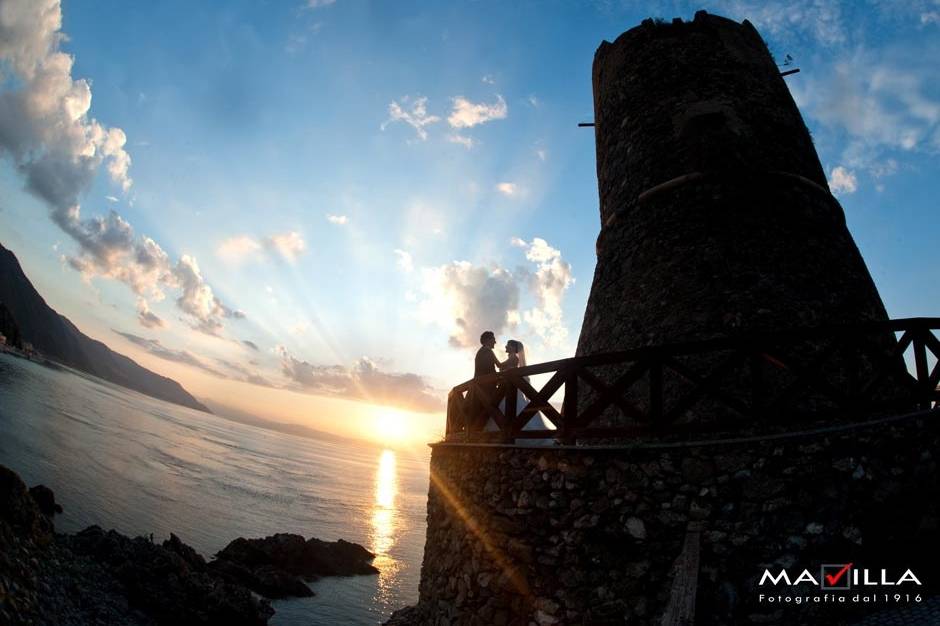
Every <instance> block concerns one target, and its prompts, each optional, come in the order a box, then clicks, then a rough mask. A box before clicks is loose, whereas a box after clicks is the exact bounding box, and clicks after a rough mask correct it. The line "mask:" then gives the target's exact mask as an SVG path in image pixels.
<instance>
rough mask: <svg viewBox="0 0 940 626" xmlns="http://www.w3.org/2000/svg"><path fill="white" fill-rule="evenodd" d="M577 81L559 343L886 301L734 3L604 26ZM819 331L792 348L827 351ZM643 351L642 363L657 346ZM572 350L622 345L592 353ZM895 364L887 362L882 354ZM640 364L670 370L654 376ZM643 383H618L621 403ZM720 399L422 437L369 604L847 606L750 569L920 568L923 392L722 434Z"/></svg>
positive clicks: (443, 611) (643, 342)
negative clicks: (574, 215) (634, 413)
mask: <svg viewBox="0 0 940 626" xmlns="http://www.w3.org/2000/svg"><path fill="white" fill-rule="evenodd" d="M594 97H595V123H596V133H597V169H598V179H599V187H600V199H601V202H600V204H601V220H602V230H601V234H600V237H599V239H598V263H597V270H596V274H595V277H594V283H593V285H592V289H591V295H590V300H589V303H588V308H587V312H586V314H585V320H584V326H583V328H582V331H581V338H580V343H579V347H578V352H579V354H582V355H583V354H592V353H606V352H611V351H619V350H624V349H629V348H636V347H642V346H655V345H660V344H668V343H674V342H679V341H683V340H694V339H704V338H710V337H728V336H735V335H736V334H737V337H739V338H740V337H741V336H746V335H747V333H749V332H750V331H754V332H758V331H765V330H766V331H776V330H780V329H788V328H802V327H805V326H813V325H825V324H843V323H851V322H856V321H865V320H882V319H885V317H886V316H885V311H884V307H883V306H882V303H881V301H880V299H879V296H878V293H877V291H876V290H875V287H874V285H873V284H872V281H871V277H870V276H869V275H868V272H867V270H866V269H865V265H864V263H863V262H862V259H861V257H860V255H859V253H858V250H857V249H856V247H855V244H854V243H853V241H852V238H851V236H850V235H849V233H848V231H847V230H846V227H845V220H844V216H843V212H842V208H841V207H840V206H839V204H838V202H837V201H836V200H835V199H834V198H833V197H832V195H831V194H830V193H829V191H828V188H827V186H826V179H825V176H824V174H823V171H822V168H821V167H820V164H819V160H818V158H817V156H816V152H815V150H814V149H813V146H812V142H811V141H810V137H809V134H808V133H807V131H806V128H805V126H804V125H803V122H802V119H801V118H800V114H799V112H798V111H797V109H796V106H795V105H794V102H793V100H792V99H791V97H790V94H789V92H788V90H787V87H786V85H785V84H784V82H783V79H782V78H781V77H780V75H779V69H778V68H777V67H776V65H775V64H774V62H773V59H772V58H771V56H770V54H769V53H768V51H767V48H766V47H765V45H764V43H763V41H762V40H761V38H760V36H759V35H758V34H757V32H756V31H755V30H754V28H753V27H752V26H751V25H750V24H749V23H747V22H744V23H743V24H738V23H735V22H732V21H730V20H727V19H724V18H720V17H715V16H710V15H707V14H705V13H702V12H700V13H698V14H696V16H695V19H694V21H692V22H689V23H682V22H681V21H676V22H673V23H671V24H660V23H654V22H652V21H647V22H644V23H643V24H642V25H641V26H639V27H637V28H634V29H632V30H630V31H628V32H626V33H624V34H623V35H622V36H621V37H619V38H618V39H617V41H616V42H615V43H613V44H610V43H606V42H605V43H603V44H601V46H600V48H599V49H598V51H597V54H596V56H595V60H594ZM830 331H831V329H826V332H830ZM794 334H795V335H797V334H798V333H794ZM799 336H801V337H803V336H804V335H799ZM817 337H818V335H811V336H810V338H809V340H808V345H801V346H800V348H799V349H800V350H802V351H803V352H805V353H807V354H804V355H803V356H807V355H808V356H811V357H812V356H814V355H816V354H817V351H819V352H821V353H823V354H827V351H826V350H825V349H820V348H819V346H820V345H821V344H822V340H818V339H817ZM716 343H718V344H720V343H721V342H713V343H712V345H715V344H716ZM896 343H897V342H896V341H895V339H894V336H893V334H891V333H886V335H885V336H884V337H875V338H874V339H872V340H871V343H870V345H862V346H861V347H862V348H865V349H864V350H862V351H861V354H858V353H857V351H856V353H854V354H849V353H842V352H836V353H835V354H836V355H837V356H838V358H836V359H835V361H834V362H833V361H827V364H828V366H827V368H826V369H825V370H824V371H821V372H820V373H819V378H821V379H824V381H823V382H828V383H844V382H846V381H848V382H851V379H852V375H853V372H855V373H858V372H860V370H863V369H865V368H866V367H868V366H869V365H870V363H867V362H866V358H869V357H871V356H873V357H874V358H875V359H877V358H878V357H879V356H880V357H883V356H884V355H885V353H886V352H887V353H888V354H892V353H891V352H890V350H891V349H892V348H893V347H894V345H895V344H896ZM860 344H864V341H860ZM854 348H858V345H856V346H854ZM854 348H853V349H854ZM640 352H641V353H642V354H645V355H647V357H645V358H641V359H640V361H641V362H642V361H650V360H651V359H650V358H649V356H648V355H650V354H653V353H656V352H657V349H651V350H646V351H640ZM636 354H637V353H636V352H634V353H630V355H636ZM691 354H692V355H693V356H695V358H698V359H700V360H699V361H698V362H697V363H692V365H705V366H708V365H710V364H709V363H708V362H707V361H708V359H709V358H711V356H709V355H708V354H705V353H702V352H698V353H691ZM894 354H896V353H894ZM866 355H868V356H866ZM615 356H616V355H615ZM682 356H689V355H682ZM606 357H610V355H606ZM580 362H581V363H584V362H589V363H592V364H595V365H599V366H604V367H611V368H616V367H620V366H621V365H622V361H619V360H616V359H610V360H605V355H601V356H599V357H597V358H594V359H581V360H580ZM605 363H606V364H607V365H605ZM612 363H613V364H615V365H611V364H612ZM898 366H899V372H901V373H903V362H901V360H900V357H898ZM592 367H593V365H592ZM665 369H666V368H662V370H663V371H664V370H665ZM734 373H735V374H736V371H735V372H734ZM591 374H592V376H591V377H590V378H588V379H584V380H583V381H582V382H585V383H588V384H581V385H580V386H578V385H577V384H576V386H574V387H573V388H574V389H580V391H578V392H577V393H576V394H575V395H574V396H573V397H574V398H575V399H577V401H578V402H577V404H576V403H575V402H574V401H569V400H568V397H569V396H568V395H567V394H568V393H569V390H568V387H567V386H568V384H569V383H568V382H565V386H566V389H565V392H566V398H565V400H566V406H565V407H563V410H565V411H567V410H568V409H570V408H572V405H575V408H580V407H581V406H582V404H583V403H588V404H590V402H591V395H590V394H591V393H592V392H591V391H590V389H588V387H589V386H590V387H591V388H593V389H597V388H598V387H599V385H597V384H596V383H597V380H595V379H597V378H603V377H606V378H608V380H610V378H617V377H618V372H617V371H613V372H612V371H610V370H609V369H608V370H603V369H592V370H591ZM814 374H815V372H814ZM579 376H581V373H580V372H579ZM905 376H906V374H905ZM908 378H909V377H908ZM567 380H569V381H570V380H571V379H567ZM638 380H639V379H638ZM652 380H654V379H650V381H652ZM899 380H900V379H899ZM640 382H641V383H642V382H643V381H642V380H640ZM659 382H662V383H663V387H662V388H663V389H664V390H667V391H668V389H669V385H670V381H668V380H666V377H665V373H664V374H663V375H662V379H661V381H660V380H657V385H658V383H659ZM730 382H731V383H732V384H733V385H736V384H738V383H739V382H742V381H741V379H740V378H738V377H737V376H733V377H732V379H731V381H730ZM928 382H930V381H928ZM575 383H577V380H575ZM888 386H889V387H890V386H892V385H888ZM755 387H757V386H756V385H755ZM649 388H650V389H652V388H653V384H652V382H650V384H649ZM648 390H649V389H647V391H648ZM643 391H644V390H643V389H640V390H637V389H635V388H633V387H630V389H629V393H631V394H633V396H635V397H631V400H635V401H636V402H635V406H637V407H640V408H642V406H643V402H644V394H643V393H642V392H643ZM733 391H734V390H733V389H732V390H731V392H733ZM634 392H636V393H634ZM603 395H604V396H606V395H609V394H603ZM648 395H652V394H648ZM667 395H668V394H666V393H664V394H663V396H667ZM601 397H602V398H603V396H601ZM667 399H668V398H667ZM812 401H813V402H816V400H815V399H812ZM596 406H602V403H601V404H597V405H596ZM679 406H682V405H681V403H679ZM620 408H621V409H622V407H620ZM823 408H825V407H823ZM721 409H722V407H721V406H718V405H717V404H716V405H708V404H700V405H697V406H696V408H695V412H694V413H691V412H690V413H687V414H684V415H683V419H686V420H687V421H689V422H692V421H694V423H691V424H689V425H690V426H692V427H693V428H690V429H689V430H690V431H695V430H698V429H697V428H694V427H698V426H704V427H705V428H702V429H700V430H699V432H697V433H695V434H694V436H688V437H674V436H672V435H670V434H669V433H666V432H663V431H659V432H649V431H647V433H646V434H645V435H643V436H640V437H634V438H631V439H630V440H627V441H622V440H619V439H618V438H616V437H612V438H607V437H606V436H599V437H597V438H593V439H592V438H585V439H583V440H582V439H576V440H575V442H574V445H570V444H566V445H553V446H533V445H530V444H528V443H525V442H524V440H516V442H515V443H513V444H492V443H488V442H475V441H472V440H467V441H461V440H454V441H442V442H438V443H434V444H431V449H432V452H431V462H430V485H429V488H428V516H427V540H426V543H425V551H424V560H423V563H422V567H421V584H420V588H419V600H418V603H417V605H416V606H414V607H408V608H406V609H403V610H402V611H401V612H399V613H397V614H396V615H395V616H394V617H393V619H392V620H391V621H390V622H389V624H395V625H404V624H407V625H409V626H411V625H422V626H431V625H433V626H441V625H450V626H454V625H457V626H477V625H484V624H486V625H489V624H497V625H500V624H501V625H505V626H528V625H530V624H533V623H535V624H540V625H547V624H554V625H568V624H571V625H575V624H579V625H592V626H593V625H607V624H637V625H640V626H662V625H663V624H679V623H696V624H716V625H721V626H725V625H727V626H730V625H732V624H757V623H760V624H823V623H840V624H844V623H855V622H856V621H857V620H859V619H861V617H863V616H865V615H866V612H867V611H868V610H869V609H871V608H873V607H868V606H865V605H864V604H857V605H856V604H852V603H849V604H847V605H846V604H839V603H837V602H835V601H833V602H829V603H821V602H807V603H805V604H799V603H797V602H784V601H776V602H775V603H770V602H766V601H764V596H765V595H774V596H777V594H783V595H787V596H789V595H790V591H787V590H786V589H782V588H771V587H764V586H762V583H761V582H760V581H761V580H762V578H763V576H762V573H763V572H764V571H769V572H777V571H779V570H781V569H789V571H790V572H791V576H793V577H794V578H795V577H796V576H797V574H795V573H793V572H800V571H802V570H803V569H804V568H805V569H806V571H812V572H821V571H822V570H821V568H822V567H824V566H827V565H826V564H837V563H842V564H846V563H848V566H851V567H855V568H857V569H856V570H854V571H855V572H856V573H858V568H870V569H871V570H872V571H873V572H877V571H878V570H879V569H880V570H882V571H904V570H905V569H910V570H911V571H914V572H917V575H918V576H922V577H923V578H922V580H936V579H938V578H940V565H938V564H937V562H936V559H935V557H934V555H935V554H936V553H937V551H938V549H940V547H938V546H940V479H938V474H940V469H938V468H940V465H938V462H937V458H936V451H937V449H938V448H940V419H937V416H936V413H934V414H933V415H931V416H926V415H925V414H924V413H912V414H908V415H892V416H891V417H889V418H884V417H880V416H879V417H871V416H865V415H863V411H861V410H859V411H857V412H852V411H850V412H848V413H845V412H843V413H842V414H840V415H839V416H838V418H837V419H839V420H842V421H841V422H840V423H838V424H836V423H835V420H832V421H828V418H827V421H826V422H824V423H822V424H819V423H815V422H814V423H812V424H807V423H805V422H800V421H798V420H793V421H785V422H780V423H774V424H771V423H770V420H767V421H764V420H761V419H758V420H757V421H755V422H754V423H752V424H748V423H745V424H744V425H743V427H742V428H737V430H735V433H734V436H731V437H728V436H724V432H723V431H721V428H723V423H718V422H719V419H718V418H717V417H716V416H718V415H719V411H720V410H721ZM600 410H601V409H597V411H600ZM589 413H590V412H589ZM608 413H610V414H611V415H608V414H607V413H604V414H603V415H602V416H600V417H602V418H603V419H607V420H609V421H610V422H611V423H612V425H613V426H632V424H624V423H623V421H620V422H618V420H624V421H625V420H626V419H629V418H626V417H625V416H624V415H622V414H621V413H620V412H619V411H617V412H615V411H614V410H608ZM649 413H650V414H651V413H653V411H649ZM856 413H858V414H856ZM566 417H567V413H566ZM592 417H594V416H592ZM788 417H789V416H788ZM711 418H714V421H715V422H716V424H717V425H718V426H719V428H715V429H712V428H711V427H712V426H713V425H715V424H712V423H710V422H709V420H710V419H711ZM583 425H584V424H578V425H576V426H577V427H579V428H580V427H582V426H583ZM594 425H595V424H593V423H592V424H590V426H594ZM771 426H772V427H771ZM628 430H630V429H629V428H616V429H614V430H613V432H614V433H616V432H621V433H622V432H625V431H628ZM604 432H607V433H610V432H612V431H611V430H607V429H605V431H604ZM647 435H648V436H647ZM666 436H668V437H670V438H671V440H664V437H666ZM601 437H603V438H601ZM521 441H522V442H521ZM853 564H854V566H853ZM838 567H844V565H840V566H838ZM883 568H887V569H883ZM827 571H828V570H827ZM843 571H844V572H847V571H848V570H847V569H845V570H843ZM866 571H867V570H866ZM925 584H929V583H925ZM857 586H858V585H854V586H853V587H852V589H851V590H848V591H846V592H844V593H845V594H856V593H858V591H857V590H856V587H857ZM863 587H864V586H863ZM889 589H890V590H891V591H890V593H898V592H901V593H910V594H915V593H917V592H918V591H919V590H920V589H919V587H912V586H909V587H907V588H905V589H900V588H898V587H894V586H892V587H889ZM791 591H792V592H793V593H795V594H798V595H803V594H804V593H806V594H807V595H816V594H818V595H821V594H822V593H824V592H825V593H830V592H829V591H828V590H827V589H820V588H813V589H812V590H811V589H808V588H805V587H801V588H797V589H793V590H791ZM923 591H924V592H925V595H926V591H927V587H925V588H924V590H923ZM879 593H883V590H882V591H881V592H879ZM693 617H694V619H693Z"/></svg>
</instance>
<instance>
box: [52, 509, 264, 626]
mask: <svg viewBox="0 0 940 626" xmlns="http://www.w3.org/2000/svg"><path fill="white" fill-rule="evenodd" d="M166 543H167V544H169V545H170V547H165V546H160V545H156V544H153V543H151V542H150V541H149V540H147V539H145V538H143V537H137V538H135V539H130V538H128V537H125V536H124V535H121V534H120V533H117V532H115V531H113V530H111V531H108V532H105V531H104V530H102V529H101V528H99V527H98V526H90V527H89V528H86V529H85V530H83V531H81V532H79V533H78V534H76V535H74V536H73V537H71V541H70V542H69V547H70V548H71V549H72V551H73V552H75V553H77V554H80V555H84V556H88V557H90V558H92V559H93V560H95V561H97V562H99V563H101V564H102V565H103V566H104V567H105V568H106V569H108V570H109V571H110V572H111V573H112V574H113V575H114V576H115V577H116V578H117V579H118V581H120V583H121V584H122V585H123V587H124V590H125V593H126V594H127V598H128V602H129V604H130V605H131V606H133V607H137V608H139V609H140V610H143V611H144V612H146V613H147V614H149V615H151V616H153V617H154V618H155V619H156V620H157V621H158V622H161V623H167V624H243V625H245V626H252V625H260V624H266V623H267V621H268V619H269V618H270V617H271V616H272V615H273V614H274V610H273V609H272V608H271V605H270V604H269V603H268V601H267V600H263V599H258V598H256V597H255V596H253V595H252V593H251V591H249V590H248V589H247V588H246V587H243V586H241V585H238V584H232V583H231V582H226V581H225V580H223V579H221V578H219V577H216V576H213V575H211V574H210V573H209V572H208V571H200V570H199V569H198V568H199V564H200V561H201V559H202V557H199V555H198V554H196V553H195V551H194V550H193V549H192V548H190V547H189V546H187V545H185V544H183V543H182V542H181V541H179V539H178V538H176V539H175V540H174V538H172V537H171V539H170V540H169V541H168V542H166ZM196 557H198V558H196ZM202 563H203V565H202V568H203V569H205V565H204V561H203V562H202Z"/></svg>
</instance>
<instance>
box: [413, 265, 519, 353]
mask: <svg viewBox="0 0 940 626" xmlns="http://www.w3.org/2000/svg"><path fill="white" fill-rule="evenodd" d="M422 283H423V284H422V289H423V291H424V295H425V299H424V301H422V302H421V303H420V305H419V307H420V309H419V310H420V316H421V318H422V319H423V320H424V321H426V322H428V323H436V324H439V325H442V326H444V328H445V329H446V330H447V331H448V333H449V336H450V338H449V342H450V345H452V346H454V347H458V348H465V347H466V348H469V347H474V346H479V343H480V342H479V339H480V333H482V332H483V331H484V330H492V331H493V332H495V333H497V334H499V333H501V332H502V331H504V330H506V329H508V328H510V327H511V326H512V325H511V324H510V317H511V314H513V313H515V312H516V311H517V310H518V308H519V285H518V283H517V279H516V277H515V276H513V274H512V273H511V272H509V271H508V270H505V269H503V268H500V267H478V266H474V265H473V264H471V263H469V262H467V261H454V262H453V263H450V264H448V265H442V266H440V267H435V268H426V269H424V270H422Z"/></svg>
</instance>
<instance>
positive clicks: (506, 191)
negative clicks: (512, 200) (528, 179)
mask: <svg viewBox="0 0 940 626" xmlns="http://www.w3.org/2000/svg"><path fill="white" fill-rule="evenodd" d="M496 191H498V192H499V193H501V194H503V195H504V196H509V197H512V196H515V195H516V194H518V193H519V186H518V185H517V184H516V183H508V182H502V183H497V184H496Z"/></svg>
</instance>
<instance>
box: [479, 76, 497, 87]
mask: <svg viewBox="0 0 940 626" xmlns="http://www.w3.org/2000/svg"><path fill="white" fill-rule="evenodd" d="M480 81H481V82H483V83H485V84H487V85H495V84H496V80H495V79H494V78H493V76H492V74H486V75H485V76H483V78H481V79H480Z"/></svg>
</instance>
